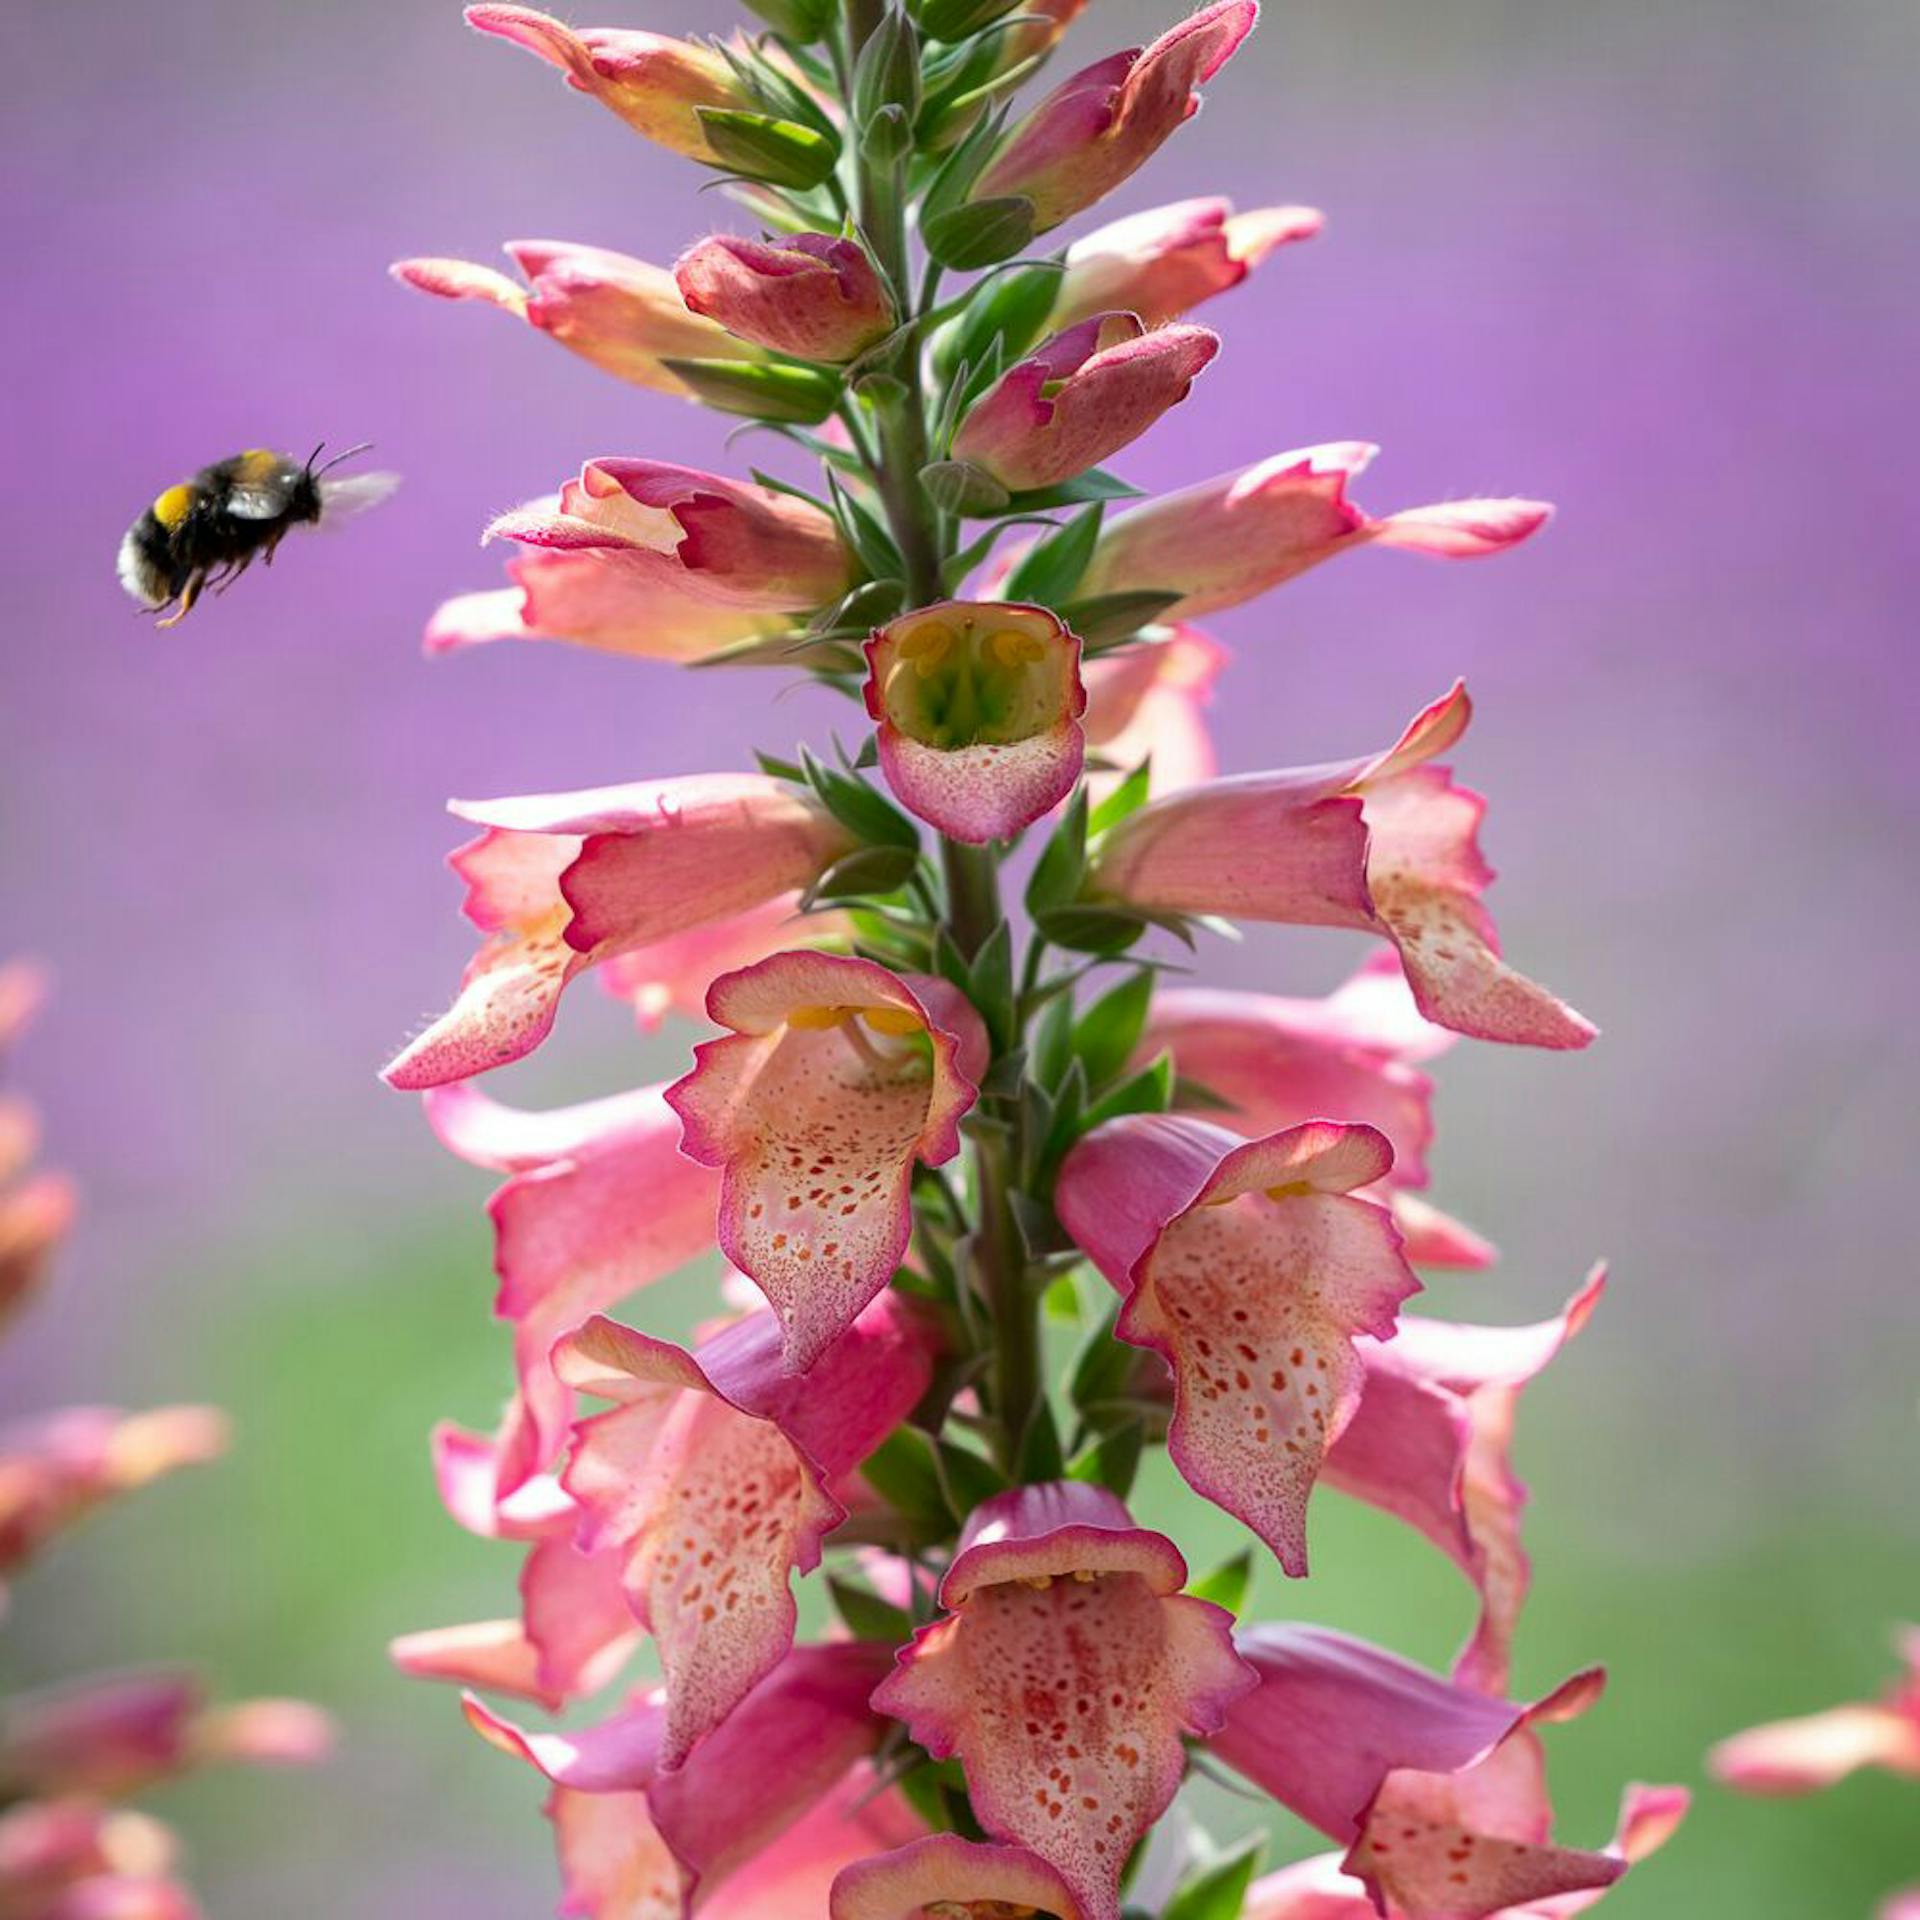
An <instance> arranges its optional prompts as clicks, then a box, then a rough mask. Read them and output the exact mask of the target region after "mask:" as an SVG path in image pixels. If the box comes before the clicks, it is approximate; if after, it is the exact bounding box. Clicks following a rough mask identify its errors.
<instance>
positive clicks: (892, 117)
mask: <svg viewBox="0 0 1920 1920" xmlns="http://www.w3.org/2000/svg"><path fill="white" fill-rule="evenodd" d="M860 149H861V152H862V153H864V154H865V155H866V157H867V158H868V159H869V160H876V161H878V162H879V163H880V165H881V166H883V167H890V166H892V165H893V163H894V162H895V161H896V160H902V159H904V158H905V157H906V156H907V155H908V154H909V153H911V152H912V151H913V117H912V115H910V114H909V113H908V112H907V110H906V108H905V107H903V106H900V105H899V104H898V103H897V102H889V103H888V104H887V105H886V106H884V107H882V108H881V109H880V110H879V112H877V113H876V114H875V115H874V116H873V118H872V119H871V120H869V121H868V122H867V124H866V126H865V128H864V129H863V130H862V132H861V135H860Z"/></svg>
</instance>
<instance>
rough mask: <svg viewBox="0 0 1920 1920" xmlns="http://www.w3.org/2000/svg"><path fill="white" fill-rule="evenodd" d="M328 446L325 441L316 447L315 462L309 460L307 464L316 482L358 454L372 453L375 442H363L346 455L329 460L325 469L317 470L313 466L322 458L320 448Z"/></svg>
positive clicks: (314, 452) (342, 454) (350, 449)
mask: <svg viewBox="0 0 1920 1920" xmlns="http://www.w3.org/2000/svg"><path fill="white" fill-rule="evenodd" d="M326 444H327V443H326V442H325V441H324V440H322V441H321V442H320V446H319V447H315V448H314V450H313V460H309V461H308V462H307V470H308V471H309V472H310V473H312V474H313V477H314V478H315V479H316V480H317V479H318V478H319V477H320V475H321V474H323V473H331V472H332V471H333V470H334V468H335V467H337V466H338V465H339V464H340V462H341V461H342V460H351V459H352V458H353V456H354V455H355V454H356V453H367V452H369V451H371V449H372V447H373V442H372V441H371V440H362V441H361V442H360V444H359V445H358V446H355V447H349V448H348V449H347V450H346V452H345V453H336V454H335V455H334V456H333V458H332V459H331V460H329V461H328V462H327V464H326V465H325V466H324V467H319V468H316V467H315V466H314V464H313V461H314V460H318V459H319V458H320V447H324V446H325V445H326Z"/></svg>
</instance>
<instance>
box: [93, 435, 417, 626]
mask: <svg viewBox="0 0 1920 1920" xmlns="http://www.w3.org/2000/svg"><path fill="white" fill-rule="evenodd" d="M368 444H371V443H368ZM365 451H366V446H365V445H362V446H358V447H349V448H348V449H347V451H346V452H345V453H337V454H335V455H334V457H333V458H332V459H331V460H329V461H328V462H327V464H326V465H325V466H324V467H316V466H315V465H314V462H315V461H316V460H318V459H319V458H320V452H321V449H320V448H319V447H315V448H314V450H313V452H312V454H311V455H309V456H308V458H307V459H306V460H305V461H300V460H296V459H294V458H293V456H292V455H291V454H285V453H275V452H274V451H273V450H272V449H271V448H269V447H254V448H252V449H250V450H249V451H248V452H246V453H236V454H235V455H234V456H233V457H232V458H231V459H229V460H216V461H215V462H214V463H213V465H212V466H210V467H202V468H201V469H200V471H199V472H198V473H196V474H195V475H194V476H193V478H192V479H191V480H184V481H182V482H181V483H180V484H179V485H178V486H173V487H169V488H168V489H167V490H166V491H165V492H164V493H163V494H161V495H160V497H159V498H158V499H157V500H155V501H154V503H153V505H152V506H150V507H149V508H148V509H147V510H146V512H145V513H143V514H142V515H141V516H140V518H139V519H138V520H136V521H135V522H134V523H133V525H132V526H131V527H130V528H129V529H128V530H127V537H126V538H125V539H124V540H122V541H121V542H120V561H119V574H120V584H121V585H122V586H123V587H125V588H126V590H127V591H128V592H129V593H130V594H132V596H133V597H134V598H135V599H136V600H138V601H139V602H140V604H141V605H142V606H143V607H145V608H147V609H148V611H149V612H152V613H160V614H164V615H165V618H164V619H161V620H160V621H158V622H156V624H157V625H159V626H162V627H171V626H174V625H176V624H177V623H178V622H179V621H181V620H184V619H185V618H186V617H187V615H188V614H189V613H190V612H191V611H192V610H193V603H194V602H195V601H196V600H198V599H199V597H200V595H201V592H202V590H203V589H205V588H206V587H209V586H212V587H215V588H220V587H224V586H226V585H227V584H228V583H229V582H230V581H233V580H237V579H238V578H239V577H240V575H241V574H243V573H245V572H246V570H247V568H248V567H250V566H251V565H252V564H253V562H254V559H255V558H256V556H257V557H258V558H259V559H261V560H262V561H263V562H264V563H265V564H266V565H268V566H271V565H272V564H273V555H274V549H275V548H277V547H278V546H279V544H280V542H281V541H282V540H284V539H285V538H286V536H287V533H288V530H289V529H290V528H293V527H298V526H317V525H318V524H319V523H320V522H321V520H322V519H331V518H332V517H333V516H334V515H336V514H341V513H355V512H358V511H359V510H360V509H361V508H362V507H370V506H372V505H373V504H374V502H375V501H377V500H384V499H385V498H386V497H387V495H388V494H390V493H391V492H392V491H393V490H394V488H395V487H396V486H398V485H399V484H400V478H399V475H398V474H392V473H362V474H354V475H350V476H348V477H347V478H344V479H339V480H330V479H328V478H327V475H328V473H329V472H331V470H332V469H333V468H335V467H337V466H338V465H339V464H340V462H341V461H343V460H347V459H350V458H352V456H353V455H354V454H356V453H364V452H365ZM176 602H178V604H177V605H176V604H175V603H176ZM169 607H172V608H173V611H172V612H171V613H167V611H166V610H167V608H169Z"/></svg>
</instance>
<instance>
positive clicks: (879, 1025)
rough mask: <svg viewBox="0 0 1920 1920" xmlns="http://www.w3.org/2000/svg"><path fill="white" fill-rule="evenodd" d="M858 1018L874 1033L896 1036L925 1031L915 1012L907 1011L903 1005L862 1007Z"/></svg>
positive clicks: (924, 1024) (923, 1022) (922, 1022)
mask: <svg viewBox="0 0 1920 1920" xmlns="http://www.w3.org/2000/svg"><path fill="white" fill-rule="evenodd" d="M860 1018H861V1019H862V1020H864V1021H865V1022H866V1023H867V1025H868V1026H870V1027H871V1028H872V1029H873V1030H874V1032H875V1033H889V1034H892V1035H894V1036H895V1037H896V1038H897V1037H900V1036H904V1035H907V1034H914V1033H925V1032H926V1030H927V1029H926V1023H925V1021H923V1020H922V1019H921V1018H920V1016H919V1015H918V1014H917V1013H909V1012H908V1011H907V1009H906V1008H905V1007H863V1008H861V1010H860Z"/></svg>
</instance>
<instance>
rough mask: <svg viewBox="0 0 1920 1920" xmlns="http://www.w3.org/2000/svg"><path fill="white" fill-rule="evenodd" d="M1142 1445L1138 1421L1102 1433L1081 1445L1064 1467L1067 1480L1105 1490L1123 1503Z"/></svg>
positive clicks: (1135, 1469)
mask: <svg viewBox="0 0 1920 1920" xmlns="http://www.w3.org/2000/svg"><path fill="white" fill-rule="evenodd" d="M1144 1445H1145V1437H1144V1435H1143V1434H1142V1432H1141V1428H1140V1422H1139V1421H1138V1420H1129V1421H1128V1422H1127V1423H1126V1425H1125V1426H1123V1427H1115V1428H1114V1429H1113V1430H1112V1432H1110V1433H1103V1434H1101V1435H1100V1437H1099V1438H1098V1439H1097V1440H1095V1441H1093V1442H1092V1443H1091V1444H1090V1445H1088V1446H1084V1447H1082V1448H1081V1449H1080V1451H1079V1452H1078V1453H1076V1454H1075V1455H1074V1456H1073V1459H1072V1460H1071V1461H1070V1462H1069V1463H1068V1466H1067V1478H1068V1479H1069V1480H1079V1481H1082V1482H1084V1483H1085V1484H1087V1485H1088V1486H1095V1487H1105V1488H1106V1490H1107V1491H1108V1492H1109V1493H1115V1494H1118V1495H1119V1496H1120V1498H1121V1499H1122V1500H1124V1499H1125V1498H1126V1497H1127V1495H1128V1494H1130V1493H1131V1492H1132V1491H1133V1478H1134V1475H1135V1474H1136V1473H1138V1472H1139V1471H1140V1454H1141V1451H1142V1448H1143V1447H1144Z"/></svg>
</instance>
